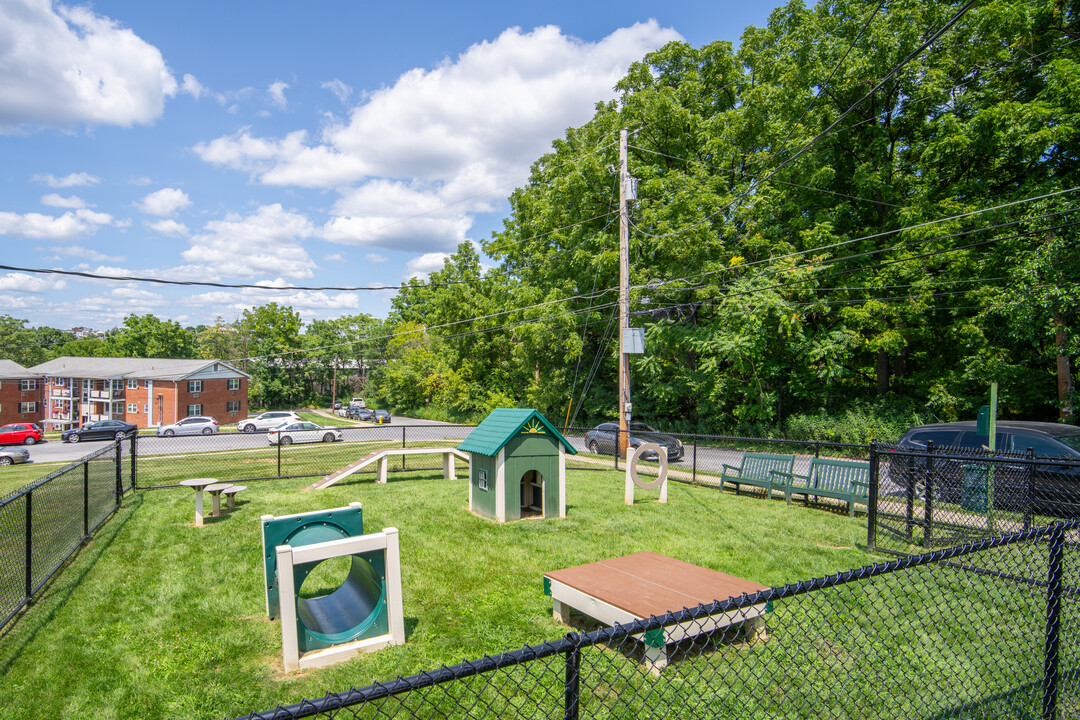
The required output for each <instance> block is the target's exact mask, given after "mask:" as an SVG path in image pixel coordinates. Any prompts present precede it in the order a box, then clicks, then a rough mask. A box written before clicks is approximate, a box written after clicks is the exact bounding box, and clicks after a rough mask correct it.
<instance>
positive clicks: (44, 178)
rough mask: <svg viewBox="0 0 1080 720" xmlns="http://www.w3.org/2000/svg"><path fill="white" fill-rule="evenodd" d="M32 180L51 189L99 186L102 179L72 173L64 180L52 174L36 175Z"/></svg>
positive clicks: (82, 173) (88, 174)
mask: <svg viewBox="0 0 1080 720" xmlns="http://www.w3.org/2000/svg"><path fill="white" fill-rule="evenodd" d="M30 179H31V180H33V181H34V182H36V183H41V184H42V185H48V186H49V187H51V188H69V187H87V186H89V185H97V184H98V183H99V182H101V178H99V177H96V176H94V175H91V174H90V173H84V172H81V173H71V174H70V175H65V176H64V177H62V178H58V177H56V176H55V175H51V174H46V175H34V176H33V177H32V178H30Z"/></svg>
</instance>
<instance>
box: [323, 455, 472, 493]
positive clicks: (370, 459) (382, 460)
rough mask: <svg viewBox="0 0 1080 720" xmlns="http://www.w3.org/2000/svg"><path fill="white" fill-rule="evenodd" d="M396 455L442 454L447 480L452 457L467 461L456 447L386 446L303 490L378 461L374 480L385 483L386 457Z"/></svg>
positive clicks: (450, 476)
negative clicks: (376, 474)
mask: <svg viewBox="0 0 1080 720" xmlns="http://www.w3.org/2000/svg"><path fill="white" fill-rule="evenodd" d="M398 455H442V456H443V477H444V478H446V479H448V480H453V479H454V458H455V457H457V458H459V459H461V460H464V461H465V462H468V461H469V456H468V454H467V453H463V452H461V451H460V450H458V449H457V448H451V447H415V448H386V449H383V450H376V451H375V452H373V453H371V454H369V455H365V456H364V457H362V458H360V459H359V460H357V461H356V462H354V463H350V464H349V465H346V466H345V467H343V468H341V469H340V470H338V471H337V472H333V473H331V474H329V475H327V476H326V477H324V478H323V479H322V480H319V481H317V482H315V483H312V484H311V485H309V486H308V487H306V488H305V490H322V489H323V488H328V487H330V486H331V485H333V484H334V483H336V482H337V481H338V480H340V479H341V478H344V477H348V476H349V475H352V474H353V473H355V472H359V471H360V470H363V469H364V468H366V467H367V466H368V465H371V464H372V463H378V476H377V478H376V480H375V481H376V482H379V483H384V484H385V483H386V476H387V466H388V464H389V463H388V462H387V461H388V459H389V458H390V457H391V456H398Z"/></svg>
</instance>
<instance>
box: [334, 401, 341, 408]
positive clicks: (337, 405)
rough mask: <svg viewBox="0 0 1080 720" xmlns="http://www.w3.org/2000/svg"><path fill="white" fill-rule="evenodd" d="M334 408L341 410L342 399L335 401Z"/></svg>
mask: <svg viewBox="0 0 1080 720" xmlns="http://www.w3.org/2000/svg"><path fill="white" fill-rule="evenodd" d="M334 409H335V410H340V409H341V401H340V400H339V401H338V402H336V403H334Z"/></svg>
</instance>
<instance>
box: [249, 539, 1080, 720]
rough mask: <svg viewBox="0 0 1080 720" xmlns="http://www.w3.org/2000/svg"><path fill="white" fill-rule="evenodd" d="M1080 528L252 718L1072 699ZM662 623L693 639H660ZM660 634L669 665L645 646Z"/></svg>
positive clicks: (774, 711)
mask: <svg viewBox="0 0 1080 720" xmlns="http://www.w3.org/2000/svg"><path fill="white" fill-rule="evenodd" d="M1078 528H1080V522H1077V521H1072V522H1070V523H1067V524H1058V525H1054V526H1050V527H1043V528H1033V529H1031V530H1028V531H1026V532H1019V533H1013V534H1010V535H1007V536H998V537H995V538H991V539H986V540H981V541H977V542H973V543H968V544H966V545H963V546H958V547H954V548H949V549H943V550H935V551H932V552H928V553H924V554H921V555H912V556H907V557H904V558H902V559H898V560H894V561H892V562H889V563H883V564H877V565H868V566H865V567H862V568H859V569H857V570H852V571H848V572H843V573H838V574H836V575H830V576H827V577H821V578H815V579H813V580H809V581H806V582H800V583H795V584H791V585H785V586H782V587H774V588H771V589H768V590H765V591H762V592H759V593H756V594H753V595H744V596H742V597H738V598H730V599H727V600H723V601H717V602H714V603H711V604H709V605H702V606H698V607H696V608H693V609H685V608H684V609H681V610H675V609H673V611H672V612H670V613H668V614H667V615H666V616H664V617H653V618H650V619H646V620H640V621H637V622H633V623H629V624H625V625H616V626H615V627H612V628H607V627H603V628H599V629H593V626H594V624H591V623H590V621H588V620H587V619H583V618H578V617H576V616H575V617H574V618H572V620H571V622H572V623H574V624H575V625H576V626H577V627H576V631H575V632H571V633H569V634H568V635H567V636H566V637H564V638H563V639H561V640H559V641H556V642H549V643H544V644H539V645H532V646H528V647H525V648H522V649H520V650H516V651H513V652H507V653H503V654H500V655H497V656H485V657H483V658H480V659H477V660H473V661H470V662H464V663H461V664H458V665H455V666H452V667H446V666H443V667H441V668H436V669H433V670H431V671H428V672H422V673H418V674H416V675H412V676H409V677H399V678H397V679H395V680H391V681H389V682H385V683H376V684H373V685H370V686H368V687H364V688H352V689H350V690H348V691H347V692H342V693H331V694H328V695H326V696H325V697H323V698H319V699H315V700H306V701H303V702H300V703H297V704H295V705H290V706H287V707H277V708H274V709H272V710H267V711H263V712H256V713H252V714H250V715H246V716H243V718H245V719H246V720H287V719H292V718H307V717H317V718H401V717H440V718H555V717H562V718H567V719H574V718H627V719H633V720H641V719H643V718H671V717H679V718H713V717H739V718H805V717H821V716H828V717H835V718H865V717H885V718H914V717H919V718H942V719H944V718H989V717H993V718H1035V717H1042V718H1051V719H1052V718H1069V717H1077V716H1078V714H1080V643H1078V642H1077V641H1078V637H1080V636H1078V633H1080V605H1078V596H1080V554H1078V544H1077V538H1076V536H1077V532H1078ZM718 617H719V618H722V620H720V621H717V618H718ZM680 626H681V628H682V631H681V632H675V628H677V627H680ZM664 631H667V632H668V633H670V634H669V635H668V638H669V639H670V638H672V637H675V638H680V637H681V639H678V640H677V641H676V642H672V643H671V644H667V645H665V644H664V641H663V639H662V638H664V635H662V634H661V633H663V632H664ZM658 647H659V648H662V649H663V650H664V652H665V654H666V656H667V658H668V660H669V664H667V665H666V666H665V667H662V668H660V667H658V666H657V665H656V664H655V663H653V662H651V659H654V658H655V657H656V651H657V648H658ZM238 720H239V719H238Z"/></svg>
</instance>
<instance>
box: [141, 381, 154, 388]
mask: <svg viewBox="0 0 1080 720" xmlns="http://www.w3.org/2000/svg"><path fill="white" fill-rule="evenodd" d="M143 385H145V386H146V389H147V390H149V389H150V388H152V387H154V381H153V380H143Z"/></svg>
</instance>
